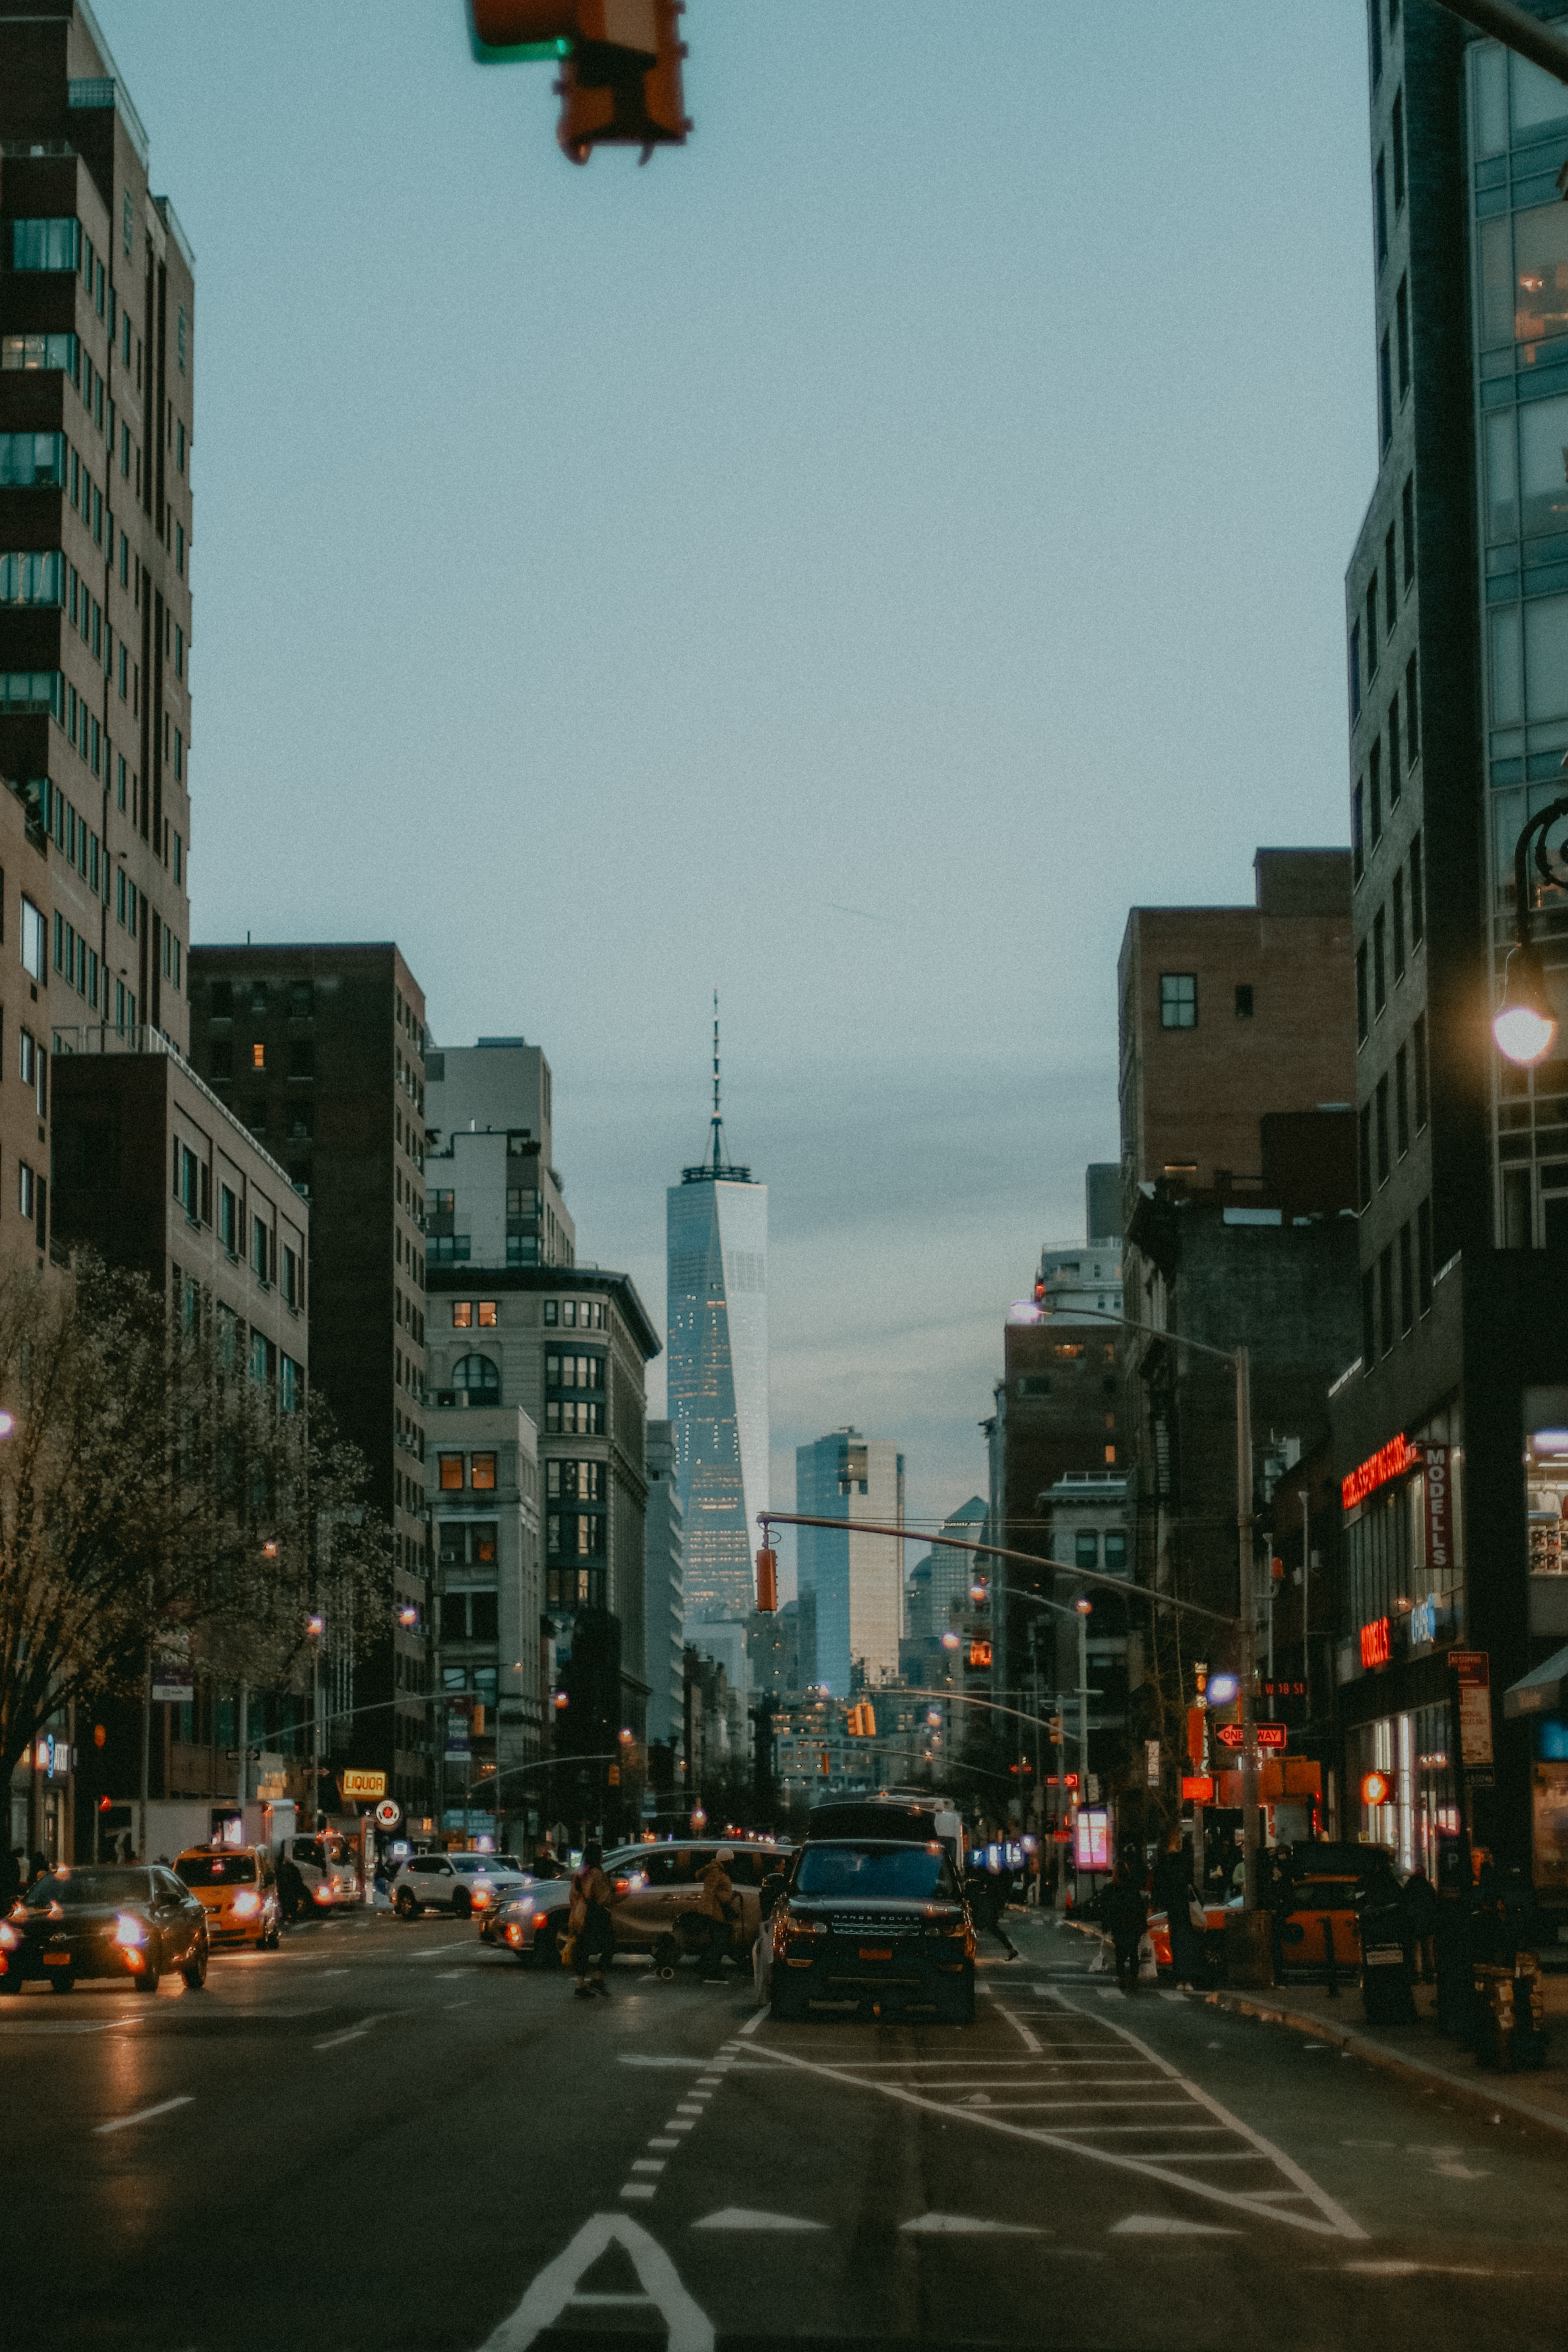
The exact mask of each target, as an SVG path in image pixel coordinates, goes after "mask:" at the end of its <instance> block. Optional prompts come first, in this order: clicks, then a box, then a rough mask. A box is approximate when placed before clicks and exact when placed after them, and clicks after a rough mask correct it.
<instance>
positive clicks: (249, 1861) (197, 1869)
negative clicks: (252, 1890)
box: [174, 1853, 256, 1886]
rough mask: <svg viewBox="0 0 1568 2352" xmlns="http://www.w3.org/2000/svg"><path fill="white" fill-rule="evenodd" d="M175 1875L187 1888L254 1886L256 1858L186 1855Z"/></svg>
mask: <svg viewBox="0 0 1568 2352" xmlns="http://www.w3.org/2000/svg"><path fill="white" fill-rule="evenodd" d="M174 1871H175V1874H176V1876H177V1877H180V1878H182V1879H184V1883H185V1885H187V1886H254V1885H255V1884H256V1857H255V1855H254V1854H249V1853H183V1854H182V1855H181V1856H180V1858H179V1860H178V1862H177V1863H176V1864H174Z"/></svg>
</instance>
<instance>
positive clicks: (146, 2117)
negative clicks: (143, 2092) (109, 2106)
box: [93, 2091, 195, 2139]
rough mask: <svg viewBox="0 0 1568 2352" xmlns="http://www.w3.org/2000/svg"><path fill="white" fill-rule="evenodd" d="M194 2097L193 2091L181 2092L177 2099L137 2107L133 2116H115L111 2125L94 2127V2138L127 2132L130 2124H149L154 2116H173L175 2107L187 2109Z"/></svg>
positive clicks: (104, 2137) (103, 2137)
mask: <svg viewBox="0 0 1568 2352" xmlns="http://www.w3.org/2000/svg"><path fill="white" fill-rule="evenodd" d="M194 2098H195V2092H194V2091H183V2092H182V2093H181V2094H180V2096H179V2097H178V2098H177V2099H160V2100H159V2102H158V2104H157V2105H156V2106H155V2107H138V2109H137V2110H136V2113H135V2114H134V2115H133V2116H115V2118H114V2120H113V2122H112V2123H107V2124H97V2125H95V2126H93V2129H94V2134H95V2137H97V2138H99V2139H106V2138H107V2137H108V2136H109V2134H110V2132H122V2131H129V2130H130V2128H131V2126H132V2124H150V2123H151V2122H152V2120H153V2116H168V2115H173V2113H174V2109H175V2108H176V2107H188V2106H189V2105H191V2102H192V2101H193V2099H194Z"/></svg>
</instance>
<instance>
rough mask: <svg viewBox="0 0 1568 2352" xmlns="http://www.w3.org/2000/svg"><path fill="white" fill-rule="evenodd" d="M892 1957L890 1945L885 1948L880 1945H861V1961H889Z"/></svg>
mask: <svg viewBox="0 0 1568 2352" xmlns="http://www.w3.org/2000/svg"><path fill="white" fill-rule="evenodd" d="M892 1957H893V1950H892V1946H891V1945H890V1944H889V1945H888V1946H887V1947H885V1948H884V1947H883V1946H882V1945H880V1944H862V1945H861V1947H860V1958H862V1959H863V1960H890V1959H891V1958H892Z"/></svg>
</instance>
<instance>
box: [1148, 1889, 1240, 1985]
mask: <svg viewBox="0 0 1568 2352" xmlns="http://www.w3.org/2000/svg"><path fill="white" fill-rule="evenodd" d="M1240 1909H1241V1897H1240V1895H1227V1896H1226V1899H1225V1900H1224V1901H1223V1902H1215V1901H1209V1902H1205V1905H1204V1932H1203V1954H1204V1970H1205V1975H1207V1976H1212V1977H1213V1979H1214V1980H1215V1983H1216V1984H1223V1983H1224V1982H1225V1968H1226V1960H1225V1937H1226V1927H1225V1923H1226V1920H1227V1919H1228V1918H1229V1917H1231V1916H1232V1915H1233V1913H1236V1912H1238V1911H1239V1910H1240ZM1149 1941H1150V1942H1151V1944H1152V1946H1153V1948H1154V1973H1155V1975H1156V1976H1157V1977H1159V1978H1160V1979H1162V1981H1163V1982H1165V1983H1168V1982H1169V1981H1170V1979H1171V1978H1172V1977H1173V1974H1174V1973H1175V1969H1174V1964H1173V1960H1172V1958H1171V1923H1170V1920H1169V1919H1168V1918H1167V1917H1166V1916H1165V1914H1164V1912H1163V1911H1151V1912H1150V1914H1149Z"/></svg>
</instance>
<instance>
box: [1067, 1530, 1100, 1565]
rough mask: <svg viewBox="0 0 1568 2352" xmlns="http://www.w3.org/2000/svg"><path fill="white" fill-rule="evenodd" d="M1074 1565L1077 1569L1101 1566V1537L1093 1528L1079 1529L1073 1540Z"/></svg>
mask: <svg viewBox="0 0 1568 2352" xmlns="http://www.w3.org/2000/svg"><path fill="white" fill-rule="evenodd" d="M1072 1552H1073V1565H1074V1566H1075V1567H1076V1568H1098V1567H1099V1566H1100V1536H1099V1533H1098V1531H1097V1529H1095V1528H1079V1530H1078V1533H1077V1534H1076V1536H1075V1537H1074V1538H1073V1547H1072Z"/></svg>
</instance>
